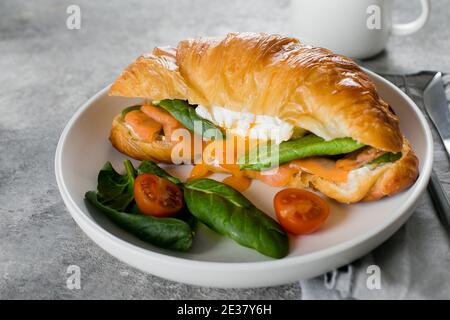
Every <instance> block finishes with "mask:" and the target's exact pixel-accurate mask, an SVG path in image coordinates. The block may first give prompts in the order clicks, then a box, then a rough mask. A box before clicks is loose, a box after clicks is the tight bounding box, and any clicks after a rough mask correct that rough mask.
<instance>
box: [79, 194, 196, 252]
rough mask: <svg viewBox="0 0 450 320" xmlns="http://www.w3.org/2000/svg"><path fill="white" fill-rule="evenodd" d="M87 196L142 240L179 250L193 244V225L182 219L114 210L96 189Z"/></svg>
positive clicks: (109, 216) (188, 247)
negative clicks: (103, 201) (102, 199)
mask: <svg viewBox="0 0 450 320" xmlns="http://www.w3.org/2000/svg"><path fill="white" fill-rule="evenodd" d="M85 197H86V200H87V201H88V202H89V203H91V204H92V205H93V206H95V207H96V208H97V209H99V210H100V211H102V212H103V213H104V214H105V215H107V216H108V218H110V219H111V220H112V221H113V222H114V223H115V224H117V225H118V226H120V227H121V228H123V229H124V230H127V231H128V232H130V233H132V234H133V235H135V236H136V237H138V238H139V239H141V240H144V241H146V242H149V243H151V244H154V245H155V246H158V247H162V248H167V249H172V250H178V251H188V250H189V249H190V248H191V246H192V238H193V233H192V230H191V227H190V226H189V225H188V224H187V223H186V222H184V221H182V220H179V219H175V218H155V217H151V216H145V215H142V214H138V213H137V214H130V213H125V212H121V211H119V210H114V209H113V208H111V207H109V206H107V205H105V204H104V203H102V202H101V200H100V199H99V197H98V194H97V193H96V192H95V191H88V192H87V193H86V195H85Z"/></svg>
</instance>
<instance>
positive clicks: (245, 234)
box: [184, 179, 289, 258]
mask: <svg viewBox="0 0 450 320" xmlns="http://www.w3.org/2000/svg"><path fill="white" fill-rule="evenodd" d="M184 199H185V202H186V204H187V207H188V208H189V211H190V212H191V213H192V214H193V215H194V216H195V217H196V218H197V219H198V220H200V221H201V222H203V223H204V224H206V225H207V226H208V227H210V228H211V229H213V230H215V231H216V232H218V233H220V234H223V235H225V236H228V237H230V238H231V239H233V240H234V241H236V242H237V243H239V244H241V245H243V246H246V247H249V248H253V249H255V250H257V251H258V252H260V253H262V254H265V255H267V256H269V257H273V258H282V257H284V256H285V255H286V254H287V253H288V250H289V243H288V237H287V235H286V233H285V232H284V230H283V229H282V228H281V226H280V225H279V224H278V223H277V222H276V221H275V220H273V219H272V218H270V217H269V216H268V215H266V214H265V213H264V212H262V211H261V210H259V209H258V208H256V207H255V206H254V205H253V204H252V203H251V202H250V201H249V200H248V199H246V198H245V197H244V196H243V195H241V194H240V193H239V192H238V191H236V190H234V189H233V188H231V187H229V186H227V185H225V184H223V183H221V182H218V181H215V180H211V179H198V180H194V181H191V182H188V183H186V184H185V185H184Z"/></svg>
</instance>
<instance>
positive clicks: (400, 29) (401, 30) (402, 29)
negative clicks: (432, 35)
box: [392, 0, 431, 36]
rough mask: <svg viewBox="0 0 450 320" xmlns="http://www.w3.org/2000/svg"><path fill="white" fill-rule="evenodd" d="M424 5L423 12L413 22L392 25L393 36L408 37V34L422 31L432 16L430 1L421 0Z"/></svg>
mask: <svg viewBox="0 0 450 320" xmlns="http://www.w3.org/2000/svg"><path fill="white" fill-rule="evenodd" d="M420 3H421V5H422V12H421V14H420V16H419V17H418V18H417V19H416V20H414V21H411V22H408V23H402V24H393V25H392V34H393V35H395V36H406V35H408V34H412V33H415V32H417V31H419V29H421V28H422V27H423V26H424V25H425V23H426V22H427V20H428V17H429V16H430V7H431V3H430V0H420Z"/></svg>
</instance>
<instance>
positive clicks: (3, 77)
mask: <svg viewBox="0 0 450 320" xmlns="http://www.w3.org/2000/svg"><path fill="white" fill-rule="evenodd" d="M416 2H418V1H411V0H402V1H397V2H396V5H395V7H396V9H398V10H396V17H395V20H396V21H407V20H408V19H411V18H413V17H414V16H415V15H416V14H417V13H418V12H419V6H418V4H416ZM432 2H433V9H432V16H431V21H430V22H429V23H428V25H427V26H426V27H425V28H424V29H423V30H421V31H420V32H419V33H417V34H416V35H414V36H409V37H403V38H391V40H390V42H389V44H388V47H387V50H386V51H385V52H384V53H382V54H380V55H379V56H377V57H375V58H374V59H372V60H369V61H365V62H363V64H364V65H366V66H369V67H374V68H379V69H384V70H395V71H404V72H408V71H411V72H412V71H418V70H422V69H433V70H441V71H447V72H449V71H450V57H449V52H450V42H449V40H448V39H450V28H449V22H448V21H449V19H450V4H449V2H448V1H447V0H433V1H432ZM71 4H78V5H79V6H80V7H81V10H82V25H81V30H68V29H67V28H66V18H67V14H66V8H67V7H68V6H69V5H71ZM288 8H289V1H286V0H281V1H280V0H278V1H277V0H272V1H260V0H252V1H249V0H246V1H243V0H242V1H230V0H228V1H218V0H215V1H210V0H191V1H175V0H171V1H162V0H160V1H145V2H144V1H142V2H140V1H127V2H125V1H104V2H100V1H98V2H97V1H96V2H95V3H94V1H72V0H71V1H56V0H54V1H51V0H48V1H47V0H45V1H42V0H38V1H33V2H31V1H16V0H14V1H13V0H2V1H0V69H1V70H2V72H1V73H0V83H1V86H0V111H1V117H0V141H1V143H0V155H1V156H0V298H3V299H17V298H25V299H36V298H46V299H48V298H50V299H52V298H63V299H79V298H89V299H95V298H97V299H103V298H112V299H117V298H125V299H130V298H131V299H141V298H147V299H157V298H164V299H166V298H168V299H169V298H170V299H179V298H187V299H190V298H237V299H239V298H242V299H247V298H257V299H258V298H267V299H298V298H301V288H300V286H299V284H298V283H294V284H291V285H285V286H279V287H273V288H261V289H249V290H223V289H208V288H199V287H193V286H188V285H183V284H179V283H174V282H170V281H166V280H163V279H160V278H157V277H154V276H151V275H148V274H145V273H142V272H140V271H137V270H135V269H133V268H131V267H129V266H127V265H126V264H124V263H121V262H119V261H118V260H116V259H115V258H113V257H112V256H110V255H109V254H107V253H106V252H104V251H103V250H102V249H100V248H99V247H98V246H97V245H96V244H94V243H93V242H92V241H91V240H90V239H89V238H87V236H85V235H84V234H83V232H82V231H81V230H80V229H79V228H78V227H77V225H76V224H75V222H74V221H73V220H72V218H71V217H70V215H69V213H68V212H67V210H66V208H65V206H64V204H63V202H62V200H61V198H60V195H59V192H58V189H57V186H56V182H55V177H54V169H53V165H54V162H53V158H54V153H55V148H56V144H57V141H58V138H59V135H60V133H61V131H62V129H63V127H64V125H65V124H66V122H67V121H68V120H69V118H70V117H71V116H72V114H73V113H74V112H75V111H76V110H77V108H78V107H79V106H80V105H81V104H82V103H84V102H85V101H86V100H87V99H88V98H89V97H91V96H92V95H93V94H94V93H96V92H97V91H98V90H100V89H101V88H103V87H104V86H105V85H107V84H108V83H110V82H111V81H112V80H113V79H114V77H115V76H117V73H118V72H119V70H121V69H122V68H123V67H124V66H125V65H127V64H128V63H129V62H131V61H132V60H133V59H134V58H135V57H136V56H137V55H138V54H140V53H142V52H146V51H149V50H150V49H151V48H152V47H153V46H155V45H162V44H174V43H176V42H177V41H178V40H180V39H183V38H185V37H192V36H196V35H223V34H225V33H227V32H229V31H266V32H278V33H288V32H289V26H288V25H287V23H286V17H287V10H288ZM71 264H76V265H78V266H80V268H81V271H82V289H81V290H69V289H67V287H66V277H67V275H66V269H67V267H68V266H69V265H71Z"/></svg>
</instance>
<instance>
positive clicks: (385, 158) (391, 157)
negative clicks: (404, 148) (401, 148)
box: [369, 152, 402, 164]
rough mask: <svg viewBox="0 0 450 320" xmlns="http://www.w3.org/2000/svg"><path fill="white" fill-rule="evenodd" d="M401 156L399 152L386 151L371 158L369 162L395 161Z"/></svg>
mask: <svg viewBox="0 0 450 320" xmlns="http://www.w3.org/2000/svg"><path fill="white" fill-rule="evenodd" d="M401 157H402V153H401V152H397V153H392V152H386V153H385V154H383V155H381V156H379V157H378V158H376V159H374V160H372V161H371V162H370V163H369V164H381V163H387V162H395V161H397V160H398V159H400V158H401Z"/></svg>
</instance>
